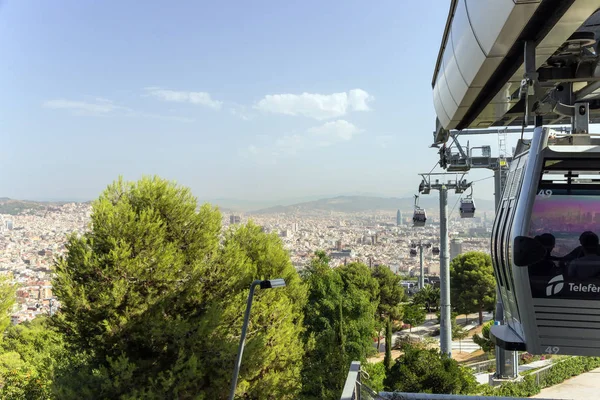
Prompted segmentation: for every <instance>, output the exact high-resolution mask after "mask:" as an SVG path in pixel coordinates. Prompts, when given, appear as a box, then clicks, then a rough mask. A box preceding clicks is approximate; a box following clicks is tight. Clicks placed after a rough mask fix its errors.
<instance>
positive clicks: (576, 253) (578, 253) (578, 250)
mask: <svg viewBox="0 0 600 400" xmlns="http://www.w3.org/2000/svg"><path fill="white" fill-rule="evenodd" d="M587 237H590V238H593V237H596V238H597V237H598V236H597V235H596V234H595V233H594V232H591V231H585V232H583V233H582V234H581V235H580V236H579V246H577V247H575V248H574V249H573V250H572V251H571V252H570V253H569V254H567V255H565V256H563V257H562V262H563V263H564V264H565V265H568V264H569V263H570V262H571V261H573V260H575V259H576V258H580V257H583V256H584V254H583V243H584V242H585V241H586V238H587ZM596 253H597V254H598V255H600V247H598V248H597V249H596Z"/></svg>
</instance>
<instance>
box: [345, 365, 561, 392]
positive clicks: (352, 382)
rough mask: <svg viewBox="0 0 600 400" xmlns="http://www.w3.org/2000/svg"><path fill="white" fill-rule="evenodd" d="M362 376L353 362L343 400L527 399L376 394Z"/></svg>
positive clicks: (362, 372) (358, 366) (358, 367)
mask: <svg viewBox="0 0 600 400" xmlns="http://www.w3.org/2000/svg"><path fill="white" fill-rule="evenodd" d="M484 362H486V361H484ZM552 365H554V364H552ZM552 365H549V366H548V367H551V366H552ZM548 367H544V368H540V370H538V371H535V373H538V375H539V373H540V372H541V371H542V370H546V369H550V368H548ZM532 373H534V372H532ZM362 374H365V372H364V371H362V370H361V369H360V362H359V361H353V362H352V364H351V365H350V371H349V372H348V377H347V378H346V383H345V385H344V390H343V392H342V397H341V400H425V399H427V400H450V399H453V400H461V399H463V400H526V398H525V397H497V396H466V395H457V394H426V393H403V392H380V393H375V392H374V391H373V390H371V389H370V388H368V387H367V386H365V385H364V384H362V381H361V380H362ZM367 376H368V375H367ZM543 376H544V375H542V377H543ZM547 400H549V399H547Z"/></svg>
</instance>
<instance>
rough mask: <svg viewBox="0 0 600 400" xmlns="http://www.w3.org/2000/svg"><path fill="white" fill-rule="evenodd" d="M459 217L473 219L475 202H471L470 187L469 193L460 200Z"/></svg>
mask: <svg viewBox="0 0 600 400" xmlns="http://www.w3.org/2000/svg"><path fill="white" fill-rule="evenodd" d="M459 212H460V217H461V218H473V217H474V216H475V201H474V200H473V188H472V187H471V193H470V194H469V195H468V196H466V197H465V198H461V199H460V208H459Z"/></svg>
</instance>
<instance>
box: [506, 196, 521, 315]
mask: <svg viewBox="0 0 600 400" xmlns="http://www.w3.org/2000/svg"><path fill="white" fill-rule="evenodd" d="M510 202H511V210H512V212H511V213H510V215H509V218H508V232H509V235H510V232H511V231H512V225H513V221H514V217H515V212H516V207H515V202H516V200H514V199H513V200H510ZM506 244H507V249H506V253H507V258H506V268H507V269H508V280H509V282H510V285H511V286H512V287H513V288H514V287H515V277H514V275H513V269H512V241H511V240H507V241H506ZM508 295H509V296H511V297H512V299H513V301H512V302H509V306H511V308H512V306H514V309H511V310H510V314H511V316H512V319H513V321H514V322H517V323H518V322H520V319H521V315H520V314H519V304H518V303H517V301H516V299H515V294H514V292H513V293H508Z"/></svg>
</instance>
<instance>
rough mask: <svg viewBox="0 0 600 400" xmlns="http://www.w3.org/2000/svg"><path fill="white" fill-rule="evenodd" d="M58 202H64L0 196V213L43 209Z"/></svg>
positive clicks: (10, 213) (13, 213)
mask: <svg viewBox="0 0 600 400" xmlns="http://www.w3.org/2000/svg"><path fill="white" fill-rule="evenodd" d="M60 204H64V202H43V201H30V200H14V199H9V198H8V197H0V214H8V215H17V214H20V213H21V212H23V211H25V210H43V209H46V208H47V207H50V206H56V205H60Z"/></svg>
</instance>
